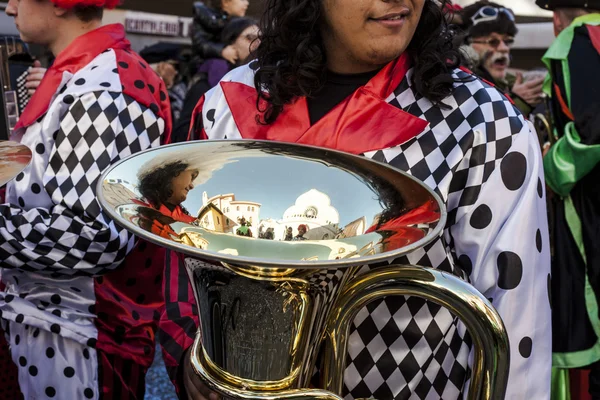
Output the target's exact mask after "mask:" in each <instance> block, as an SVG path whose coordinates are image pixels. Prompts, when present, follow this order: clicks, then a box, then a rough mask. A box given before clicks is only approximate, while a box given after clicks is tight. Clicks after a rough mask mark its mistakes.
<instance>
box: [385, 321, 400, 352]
mask: <svg viewBox="0 0 600 400" xmlns="http://www.w3.org/2000/svg"><path fill="white" fill-rule="evenodd" d="M380 335H381V338H382V339H383V342H384V343H385V344H386V346H387V347H390V346H391V345H392V344H394V342H396V340H398V338H399V337H400V335H401V332H400V328H398V325H397V324H396V322H395V321H394V319H390V320H389V321H388V323H387V324H385V326H384V327H383V329H382V330H381V332H380Z"/></svg>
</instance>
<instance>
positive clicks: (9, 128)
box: [0, 37, 25, 140]
mask: <svg viewBox="0 0 600 400" xmlns="http://www.w3.org/2000/svg"><path fill="white" fill-rule="evenodd" d="M24 50H25V49H24V46H23V44H22V43H20V42H18V41H17V40H16V39H15V38H13V37H5V38H4V39H2V40H0V89H1V91H2V96H0V115H1V116H2V117H1V119H2V121H1V122H0V140H7V139H10V138H11V136H12V132H13V131H14V129H15V125H17V122H18V121H19V103H18V98H17V92H16V91H15V90H13V89H12V88H11V85H10V68H9V62H8V61H9V59H10V57H12V56H13V55H15V54H19V53H23V52H24ZM3 123H4V124H3Z"/></svg>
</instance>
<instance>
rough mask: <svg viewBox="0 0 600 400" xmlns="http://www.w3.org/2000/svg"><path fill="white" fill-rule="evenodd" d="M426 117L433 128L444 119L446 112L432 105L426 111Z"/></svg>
mask: <svg viewBox="0 0 600 400" xmlns="http://www.w3.org/2000/svg"><path fill="white" fill-rule="evenodd" d="M424 116H425V119H426V120H427V122H429V125H430V127H431V129H433V128H435V127H436V126H437V125H439V124H440V122H442V121H443V120H444V114H442V111H441V110H440V108H439V107H435V106H434V107H431V108H430V109H429V110H427V111H425V113H424Z"/></svg>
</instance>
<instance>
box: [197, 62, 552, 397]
mask: <svg viewBox="0 0 600 400" xmlns="http://www.w3.org/2000/svg"><path fill="white" fill-rule="evenodd" d="M411 74H412V71H409V72H408V74H407V76H406V77H405V79H404V80H403V82H402V83H401V84H400V85H399V86H398V88H397V89H396V90H395V91H394V93H393V94H392V95H390V97H389V98H388V99H386V100H387V102H388V103H389V104H391V105H393V106H396V107H399V108H401V109H402V110H404V111H406V112H408V113H410V114H412V115H414V116H416V117H419V118H421V119H424V120H426V121H427V122H428V123H429V125H428V127H427V128H426V129H425V130H424V131H423V132H422V133H421V134H419V135H418V136H417V137H415V138H414V139H412V140H410V141H408V142H407V143H404V144H402V145H400V146H397V147H394V148H388V149H381V150H379V151H374V152H369V153H367V154H365V156H367V157H370V158H373V159H376V160H379V161H383V162H386V163H388V164H390V165H392V166H394V167H397V168H399V169H401V170H403V171H406V172H408V173H410V174H412V175H413V176H415V177H417V178H418V179H420V180H421V181H423V182H425V184H427V185H428V186H429V187H431V188H432V189H434V190H435V191H436V192H437V193H438V194H439V195H440V196H441V197H442V199H443V200H444V201H445V203H446V206H447V209H448V212H449V221H448V224H447V226H446V229H445V230H444V233H443V236H442V237H441V238H440V239H439V240H437V241H436V242H434V243H432V244H431V245H429V246H427V247H426V248H423V249H420V250H417V251H415V252H413V253H411V254H409V255H408V256H406V257H403V258H402V259H400V260H396V261H397V262H399V263H412V264H418V265H422V266H428V267H433V268H437V269H440V270H444V271H448V272H452V273H454V274H456V275H458V276H460V277H464V278H465V279H468V280H469V281H470V282H471V283H472V284H473V285H474V286H475V287H476V288H477V289H478V290H479V291H480V292H481V293H483V294H484V295H485V296H486V297H488V298H489V299H490V300H491V302H492V304H493V305H494V306H495V308H496V309H497V310H498V312H499V313H500V315H501V316H502V318H503V320H504V323H505V325H506V327H507V330H508V334H509V339H510V344H511V354H510V358H511V366H510V375H509V382H508V390H507V394H506V398H507V399H527V400H529V399H536V400H537V399H548V398H549V397H550V370H551V329H550V305H549V301H548V288H547V282H548V280H549V273H550V253H549V240H548V234H547V230H548V229H547V222H546V214H545V210H546V206H545V198H544V196H545V195H544V185H543V184H542V182H543V169H542V162H541V154H540V149H539V145H538V142H537V139H536V136H535V134H534V132H533V128H532V127H531V126H530V125H529V124H528V123H527V122H526V120H525V119H524V118H523V116H522V115H521V114H519V112H518V111H517V110H516V108H515V107H513V105H512V104H511V103H510V102H509V101H508V99H506V98H505V97H504V96H503V95H502V94H501V93H500V92H499V91H497V90H496V89H495V88H493V87H491V86H489V85H487V84H485V83H483V82H482V81H480V80H477V79H467V81H466V82H457V83H456V84H455V90H454V93H453V95H452V96H450V97H448V98H447V99H445V100H444V104H446V105H448V106H450V107H449V109H442V108H440V107H438V106H434V105H433V104H432V103H431V102H430V101H428V100H427V99H425V98H423V97H422V96H420V95H419V94H418V93H416V92H415V90H414V88H413V87H412V86H411ZM454 74H455V78H457V80H460V79H464V78H470V74H468V73H466V72H463V71H461V70H456V71H455V73H454ZM223 80H224V81H233V82H239V83H243V84H246V85H248V86H253V72H252V70H251V69H250V68H249V67H242V68H239V69H237V70H234V71H232V72H231V73H229V74H228V75H227V76H226V77H225V78H224V79H223ZM207 116H210V119H209V118H208V117H207ZM203 126H204V129H205V132H206V134H207V136H208V137H209V138H210V139H223V138H228V139H239V138H241V137H242V135H241V133H240V131H239V130H238V128H237V126H236V123H235V121H234V119H233V118H232V115H231V111H230V109H229V108H228V103H227V101H226V99H225V95H224V92H223V91H222V89H221V88H220V87H217V88H215V89H213V90H212V91H211V92H209V93H208V94H207V95H206V99H205V103H204V106H203ZM365 134H369V133H365ZM470 351H471V343H470V339H469V338H468V336H466V335H465V328H464V326H463V325H462V323H460V322H459V321H457V319H456V318H454V317H453V316H452V315H451V314H450V313H449V312H448V311H446V310H445V309H442V308H441V307H440V306H437V305H435V304H431V303H428V302H426V301H424V300H422V299H418V298H414V297H410V298H403V297H390V298H386V299H384V300H381V301H377V302H374V303H371V304H369V305H368V306H367V307H365V308H364V309H363V310H362V311H361V312H360V313H359V314H358V316H357V318H356V319H355V321H354V326H353V327H352V331H351V336H350V341H349V348H348V355H349V357H348V366H347V368H346V371H345V374H344V382H345V392H344V396H345V399H348V400H350V399H355V398H369V397H371V396H372V397H374V398H377V399H378V400H391V399H398V400H399V399H428V400H429V399H443V400H452V399H459V398H462V397H463V396H464V394H465V393H466V391H467V388H468V379H469V373H470V372H469V371H470V368H469V365H470V364H469V363H470V360H472V355H471V356H470Z"/></svg>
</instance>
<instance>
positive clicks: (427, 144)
mask: <svg viewBox="0 0 600 400" xmlns="http://www.w3.org/2000/svg"><path fill="white" fill-rule="evenodd" d="M419 146H421V151H422V152H423V155H424V156H426V157H427V156H428V155H429V154H431V153H432V152H433V151H434V150H435V149H437V148H438V147H439V145H438V143H437V141H436V140H435V135H434V133H433V131H429V132H427V133H426V134H425V135H423V136H421V137H420V138H419Z"/></svg>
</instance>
